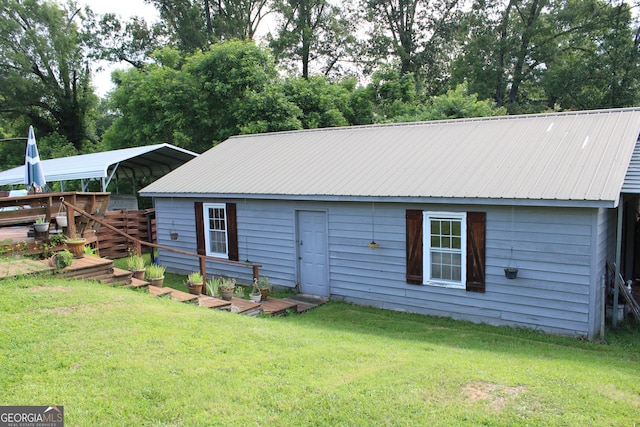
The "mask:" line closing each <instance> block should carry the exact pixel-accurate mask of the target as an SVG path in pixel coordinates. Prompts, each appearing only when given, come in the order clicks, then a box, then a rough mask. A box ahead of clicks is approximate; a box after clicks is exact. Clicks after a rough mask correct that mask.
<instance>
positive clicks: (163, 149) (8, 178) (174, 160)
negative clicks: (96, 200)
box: [0, 143, 198, 194]
mask: <svg viewBox="0 0 640 427" xmlns="http://www.w3.org/2000/svg"><path fill="white" fill-rule="evenodd" d="M197 156H198V154H197V153H194V152H192V151H189V150H185V149H184V148H180V147H176V146H174V145H171V144H166V143H164V144H156V145H146V146H143V147H133V148H125V149H121V150H113V151H104V152H101V153H91V154H82V155H79V156H71V157H63V158H59V159H49V160H41V164H42V168H43V170H44V175H45V178H46V180H47V182H56V181H58V182H60V187H61V188H60V189H61V191H65V188H64V187H65V185H64V183H65V181H71V180H80V181H81V184H82V191H87V190H88V186H89V183H90V182H91V181H100V187H101V190H102V191H108V190H107V187H109V184H111V183H112V182H114V181H115V185H116V186H117V182H118V180H128V181H131V182H133V183H134V194H135V193H136V192H137V191H136V189H135V182H136V179H137V178H140V177H146V178H152V179H157V178H160V177H162V176H164V175H166V174H167V173H169V172H171V171H172V170H174V169H176V168H178V167H179V166H181V165H183V164H184V163H186V162H188V161H189V160H191V159H193V158H194V157H197ZM23 183H24V166H18V167H15V168H13V169H9V170H6V171H3V172H0V186H3V185H11V186H14V185H20V184H23Z"/></svg>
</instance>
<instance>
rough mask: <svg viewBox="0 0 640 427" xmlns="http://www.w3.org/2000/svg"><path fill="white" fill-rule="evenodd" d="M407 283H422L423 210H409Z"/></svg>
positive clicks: (407, 217) (407, 219)
mask: <svg viewBox="0 0 640 427" xmlns="http://www.w3.org/2000/svg"><path fill="white" fill-rule="evenodd" d="M406 223H407V283H410V284H412V285H422V211H416V210H407V213H406Z"/></svg>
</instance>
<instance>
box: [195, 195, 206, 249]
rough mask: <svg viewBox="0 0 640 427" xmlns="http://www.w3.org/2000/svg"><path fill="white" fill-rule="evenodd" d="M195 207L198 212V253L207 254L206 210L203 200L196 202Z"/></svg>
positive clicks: (196, 212)
mask: <svg viewBox="0 0 640 427" xmlns="http://www.w3.org/2000/svg"><path fill="white" fill-rule="evenodd" d="M193 207H194V210H195V214H196V253H197V254H198V255H206V254H207V248H206V243H205V240H204V210H203V208H202V202H195V203H194V204H193Z"/></svg>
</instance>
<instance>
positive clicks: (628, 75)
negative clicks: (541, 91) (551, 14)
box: [541, 2, 640, 110]
mask: <svg viewBox="0 0 640 427" xmlns="http://www.w3.org/2000/svg"><path fill="white" fill-rule="evenodd" d="M585 3H587V2H585ZM582 6H583V7H582V8H576V9H577V10H574V11H572V13H571V14H570V15H568V16H567V14H563V15H560V16H559V20H558V22H559V23H561V25H562V24H563V23H564V25H570V23H571V24H573V25H581V26H582V28H583V29H582V30H581V31H579V32H575V33H574V34H571V35H570V37H568V38H567V39H566V40H564V41H563V43H562V46H561V49H562V52H563V54H562V55H558V56H557V57H556V59H555V61H553V62H552V63H550V64H549V67H548V72H547V73H545V75H544V76H543V78H542V81H541V84H542V86H543V87H544V88H545V91H546V93H547V97H548V102H549V105H554V104H557V105H559V106H560V107H561V108H567V109H579V110H586V109H597V108H616V107H629V106H633V105H635V104H636V103H637V101H638V95H639V86H638V85H639V81H640V80H639V79H640V69H639V68H638V63H639V62H640V50H639V47H640V28H639V27H636V28H635V30H634V29H633V17H632V11H631V7H630V6H629V5H628V4H627V3H626V2H618V3H617V4H615V3H609V2H593V3H591V4H588V3H587V4H582ZM594 16H595V17H596V19H594Z"/></svg>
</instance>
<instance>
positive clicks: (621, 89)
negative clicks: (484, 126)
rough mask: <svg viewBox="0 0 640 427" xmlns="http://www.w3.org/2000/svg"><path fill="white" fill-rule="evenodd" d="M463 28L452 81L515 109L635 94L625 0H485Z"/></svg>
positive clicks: (594, 102) (605, 101)
mask: <svg viewBox="0 0 640 427" xmlns="http://www.w3.org/2000/svg"><path fill="white" fill-rule="evenodd" d="M462 28H463V29H464V34H463V36H462V37H461V39H460V40H459V43H460V44H461V45H462V46H463V49H462V54H461V55H460V56H459V57H458V58H457V59H456V61H455V66H454V68H453V70H452V79H451V84H452V85H453V84H457V83H461V82H463V81H468V82H469V87H470V90H472V91H477V92H478V93H479V94H480V96H481V97H484V96H491V97H493V98H494V99H495V101H496V103H497V104H498V105H506V106H507V107H508V108H509V110H510V112H512V113H519V112H526V111H541V110H543V109H545V108H554V107H557V106H558V105H559V106H560V108H607V107H613V106H622V105H633V103H634V102H636V100H637V96H638V87H637V83H636V82H637V77H638V67H637V64H638V59H639V58H638V37H637V33H634V32H633V28H632V15H631V13H630V6H629V5H628V4H627V3H626V2H623V1H617V2H608V1H602V0H584V1H580V2H566V1H553V0H509V1H508V2H507V3H505V4H504V5H503V4H500V3H494V2H492V1H490V0H487V1H486V2H482V3H478V4H477V7H476V8H475V9H474V10H473V13H472V14H469V15H468V16H467V19H466V20H465V25H463V26H462ZM556 104H558V105H556Z"/></svg>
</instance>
